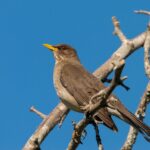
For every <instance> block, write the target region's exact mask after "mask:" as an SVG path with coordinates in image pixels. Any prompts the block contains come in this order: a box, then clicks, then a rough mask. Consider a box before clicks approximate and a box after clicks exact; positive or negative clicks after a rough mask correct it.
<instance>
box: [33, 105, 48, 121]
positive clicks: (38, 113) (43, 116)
mask: <svg viewBox="0 0 150 150" xmlns="http://www.w3.org/2000/svg"><path fill="white" fill-rule="evenodd" d="M30 111H31V112H34V113H36V114H37V115H38V116H40V117H41V118H42V119H46V117H47V115H45V114H43V113H42V112H40V111H38V110H37V109H36V108H34V106H32V107H31V108H30Z"/></svg>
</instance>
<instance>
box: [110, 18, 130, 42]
mask: <svg viewBox="0 0 150 150" xmlns="http://www.w3.org/2000/svg"><path fill="white" fill-rule="evenodd" d="M112 22H113V24H114V34H115V35H117V36H118V37H119V39H120V40H121V41H122V42H125V41H127V38H126V36H125V35H124V34H123V32H122V31H121V29H120V23H119V21H118V20H117V18H116V17H115V16H113V17H112Z"/></svg>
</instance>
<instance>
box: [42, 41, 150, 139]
mask: <svg viewBox="0 0 150 150" xmlns="http://www.w3.org/2000/svg"><path fill="white" fill-rule="evenodd" d="M44 46H45V47H46V48H48V49H49V50H51V51H52V52H53V54H54V58H55V67H54V74H53V80H54V86H55V88H56V92H57V95H58V96H59V97H60V98H61V100H62V102H63V103H64V104H65V105H66V106H67V107H68V108H70V109H71V110H75V111H78V112H82V113H85V110H84V109H83V107H86V106H87V105H89V104H90V103H91V97H93V96H94V95H95V94H97V93H98V92H100V91H101V90H103V89H104V88H105V86H104V84H103V83H102V82H101V81H100V80H98V79H97V78H96V77H95V76H94V75H92V74H91V73H89V72H88V71H87V70H86V69H85V68H84V67H83V65H82V64H81V63H80V60H79V58H78V55H77V53H76V50H75V49H74V48H72V47H71V46H69V45H66V44H59V45H55V46H52V45H49V44H44ZM97 101H98V99H92V103H96V102H97ZM111 115H115V116H117V117H119V118H120V119H122V120H123V121H125V122H127V123H128V124H130V125H132V126H133V127H134V128H136V129H137V130H138V131H139V132H141V133H142V134H143V135H144V137H145V138H146V139H147V140H149V137H150V127H149V126H147V125H146V124H144V123H143V122H142V121H140V120H139V119H138V118H137V117H136V116H135V115H134V114H132V113H131V112H130V111H128V109H127V108H126V107H125V106H124V105H123V104H122V103H121V102H120V101H119V100H118V99H117V98H116V97H115V96H114V95H111V96H110V97H109V99H108V100H107V103H105V104H104V105H103V106H102V107H101V108H100V109H99V110H98V111H97V112H96V113H95V114H94V115H92V118H93V120H94V121H95V122H96V123H97V124H98V123H103V124H104V125H106V126H107V127H108V128H110V129H112V130H114V131H118V129H117V127H116V125H115V123H114V121H113V120H112V118H111Z"/></svg>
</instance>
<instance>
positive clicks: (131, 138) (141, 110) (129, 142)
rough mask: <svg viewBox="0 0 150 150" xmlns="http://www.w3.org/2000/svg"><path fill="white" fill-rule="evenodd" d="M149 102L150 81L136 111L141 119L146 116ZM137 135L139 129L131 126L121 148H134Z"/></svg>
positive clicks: (128, 149) (126, 149)
mask: <svg viewBox="0 0 150 150" xmlns="http://www.w3.org/2000/svg"><path fill="white" fill-rule="evenodd" d="M149 102H150V83H148V85H147V88H146V91H145V92H144V95H143V97H142V99H141V102H140V104H139V106H138V108H137V110H136V113H135V115H136V116H137V117H138V118H140V119H141V120H143V119H144V118H145V112H146V108H147V105H148V103H149ZM137 135H138V131H137V130H136V129H135V128H133V127H130V129H129V132H128V136H127V139H126V141H125V143H124V145H123V146H122V148H121V150H132V147H133V145H134V143H135V142H136V139H137Z"/></svg>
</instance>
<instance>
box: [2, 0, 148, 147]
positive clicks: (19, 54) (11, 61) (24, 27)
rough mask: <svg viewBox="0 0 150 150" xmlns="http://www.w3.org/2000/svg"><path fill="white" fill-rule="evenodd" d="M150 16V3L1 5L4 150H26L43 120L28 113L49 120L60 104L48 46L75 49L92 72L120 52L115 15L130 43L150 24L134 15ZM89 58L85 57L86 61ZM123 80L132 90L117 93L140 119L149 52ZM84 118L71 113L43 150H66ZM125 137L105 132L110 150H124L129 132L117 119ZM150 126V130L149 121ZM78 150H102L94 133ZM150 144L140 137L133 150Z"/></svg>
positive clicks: (80, 0) (13, 1)
mask: <svg viewBox="0 0 150 150" xmlns="http://www.w3.org/2000/svg"><path fill="white" fill-rule="evenodd" d="M138 9H146V10H150V1H148V0H136V1H135V0H134V1H131V0H121V1H120V0H113V1H110V0H101V1H100V0H93V1H91V0H74V1H73V0H72V1H71V0H42V1H41V0H1V1H0V51H1V52H0V53H1V54H0V91H1V94H0V100H1V106H0V107H1V108H0V116H1V123H0V133H1V140H0V149H1V150H20V149H21V148H22V146H23V145H24V144H25V142H26V140H27V139H28V138H29V137H30V135H31V134H32V133H33V132H34V131H35V129H36V128H37V126H38V125H39V124H40V122H41V121H42V120H41V119H40V118H39V117H38V116H36V115H35V114H33V113H30V112H29V108H30V107H31V106H32V105H33V106H35V107H36V108H37V109H39V110H40V111H42V112H43V113H45V114H48V113H49V112H50V111H51V110H52V109H53V108H54V107H55V106H56V105H57V104H58V103H59V99H58V97H57V95H56V93H55V89H54V87H53V80H52V74H53V67H54V59H53V57H52V54H51V53H50V52H49V51H48V50H47V49H45V48H44V47H43V46H42V44H43V43H51V44H57V43H68V44H71V45H72V46H74V47H75V48H76V49H77V51H78V54H79V56H80V59H81V61H82V63H83V64H84V66H85V67H86V68H87V69H88V70H89V71H90V72H93V71H94V70H95V69H96V68H97V67H98V66H99V65H101V64H103V63H104V62H105V61H106V60H107V59H108V58H109V57H110V56H111V54H112V53H113V52H114V51H115V50H116V49H117V48H118V47H119V46H120V41H119V40H118V38H117V37H115V36H113V35H112V32H113V25H112V22H111V17H112V16H114V15H115V16H117V17H118V19H119V20H120V22H121V26H122V29H123V31H124V33H125V34H126V35H127V37H129V38H132V37H134V36H136V35H137V34H139V33H141V32H143V31H145V29H146V24H147V22H148V17H146V16H142V15H136V14H134V13H133V11H134V10H138ZM85 53H86V54H85ZM124 75H128V77H129V79H128V80H127V81H126V83H127V85H128V86H130V88H131V90H130V91H129V92H126V91H125V90H124V89H122V88H120V87H119V88H117V90H115V93H116V94H117V95H118V96H119V97H120V98H121V99H122V102H123V103H124V104H125V105H126V106H127V107H128V108H129V109H130V110H131V111H132V112H134V111H135V109H136V107H137V104H138V101H139V99H140V97H141V96H142V94H143V91H144V89H145V87H146V84H147V81H148V80H147V78H146V77H145V75H144V69H143V49H140V50H139V51H137V52H136V53H135V54H134V55H133V56H132V57H130V58H129V59H128V60H127V62H126V67H125V70H124ZM147 114H150V108H149V110H148V111H147ZM81 118H82V115H81V114H79V113H75V112H71V113H70V114H69V116H68V117H67V119H66V120H65V122H64V124H63V126H62V128H61V129H58V127H56V128H55V129H54V130H53V132H51V134H50V135H49V136H48V137H47V138H46V140H45V141H44V142H43V143H42V145H41V148H42V150H49V149H51V150H64V149H65V148H66V147H67V144H68V142H69V140H70V138H71V134H72V130H73V127H72V125H71V120H74V121H79V120H80V119H81ZM114 119H115V121H116V124H117V126H118V128H119V132H118V133H117V134H116V133H113V132H112V131H110V130H109V129H107V128H106V127H103V126H101V127H100V134H101V137H102V141H103V144H104V147H105V149H106V150H112V149H114V150H119V149H120V147H121V146H122V144H123V143H124V140H125V137H126V135H127V132H128V128H129V126H128V125H127V124H125V123H123V122H122V121H120V120H119V119H116V118H114ZM145 122H146V123H147V124H149V125H150V116H149V115H148V116H147V118H146V119H145ZM87 132H88V134H87V137H86V139H85V140H84V141H83V143H84V144H83V145H80V146H79V148H78V149H79V150H91V149H97V145H96V142H95V135H94V132H93V128H92V127H91V126H89V127H88V128H87ZM143 147H144V148H143ZM149 148H150V144H149V143H148V142H146V141H145V140H144V138H143V137H142V136H141V135H139V137H138V140H137V143H136V144H135V146H134V150H143V149H145V150H148V149H149Z"/></svg>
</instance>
